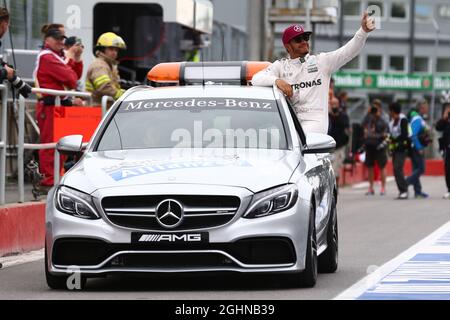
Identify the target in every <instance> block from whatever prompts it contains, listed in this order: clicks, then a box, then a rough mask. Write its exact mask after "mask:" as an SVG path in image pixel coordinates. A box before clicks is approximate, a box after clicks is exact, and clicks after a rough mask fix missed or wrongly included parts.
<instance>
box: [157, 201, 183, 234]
mask: <svg viewBox="0 0 450 320" xmlns="http://www.w3.org/2000/svg"><path fill="white" fill-rule="evenodd" d="M183 218H184V210H183V206H182V205H181V203H179V202H178V201H176V200H173V199H169V200H164V201H162V202H160V203H159V204H158V206H157V207H156V221H158V223H159V224H160V225H161V226H163V227H164V228H167V229H173V228H176V227H178V226H179V225H180V224H181V222H183Z"/></svg>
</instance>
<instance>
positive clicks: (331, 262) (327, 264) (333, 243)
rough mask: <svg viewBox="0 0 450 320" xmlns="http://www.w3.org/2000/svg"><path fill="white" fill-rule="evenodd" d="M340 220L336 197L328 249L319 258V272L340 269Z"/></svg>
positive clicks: (334, 198) (330, 223)
mask: <svg viewBox="0 0 450 320" xmlns="http://www.w3.org/2000/svg"><path fill="white" fill-rule="evenodd" d="M338 248H339V237H338V219H337V208H336V197H333V200H332V204H331V216H330V221H329V223H328V229H327V249H326V250H325V251H324V252H323V253H322V254H321V255H320V256H319V272H321V273H333V272H336V270H337V268H338V252H339V251H338Z"/></svg>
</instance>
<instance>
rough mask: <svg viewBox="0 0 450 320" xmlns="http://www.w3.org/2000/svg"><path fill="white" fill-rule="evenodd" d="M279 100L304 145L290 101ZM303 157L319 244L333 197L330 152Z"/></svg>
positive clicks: (303, 135)
mask: <svg viewBox="0 0 450 320" xmlns="http://www.w3.org/2000/svg"><path fill="white" fill-rule="evenodd" d="M280 100H281V102H282V103H283V105H285V108H287V109H288V110H289V115H287V116H290V117H291V118H292V121H293V122H294V126H295V130H296V132H297V134H298V137H299V140H300V141H301V142H302V144H303V145H306V134H305V132H304V131H303V129H302V127H301V124H300V122H299V120H298V118H297V116H296V115H295V111H294V109H293V107H292V106H291V105H290V103H289V102H288V101H287V100H286V99H285V98H284V97H282V96H281V97H280ZM304 158H305V160H306V162H307V163H308V170H307V172H306V177H307V179H308V181H309V183H310V184H311V186H313V189H314V191H315V194H316V201H317V202H316V221H315V222H316V231H317V239H318V241H319V243H318V244H319V246H320V245H321V241H322V239H325V238H326V237H324V236H323V235H324V234H325V232H326V227H327V223H328V220H329V213H330V206H331V201H332V197H333V187H334V179H335V178H334V173H333V169H332V166H331V154H305V155H304Z"/></svg>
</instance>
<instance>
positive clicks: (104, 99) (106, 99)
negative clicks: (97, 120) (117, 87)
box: [102, 96, 115, 117]
mask: <svg viewBox="0 0 450 320" xmlns="http://www.w3.org/2000/svg"><path fill="white" fill-rule="evenodd" d="M109 101H111V102H114V101H115V100H114V99H113V98H112V97H110V96H103V97H102V116H103V117H104V116H105V115H106V112H107V111H108V102H109Z"/></svg>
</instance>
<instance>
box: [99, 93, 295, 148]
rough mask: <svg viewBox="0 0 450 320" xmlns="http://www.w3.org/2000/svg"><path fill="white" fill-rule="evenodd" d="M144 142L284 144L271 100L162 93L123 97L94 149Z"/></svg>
mask: <svg viewBox="0 0 450 320" xmlns="http://www.w3.org/2000/svg"><path fill="white" fill-rule="evenodd" d="M148 148H256V149H283V150H285V149H287V142H286V134H285V132H284V127H283V124H282V121H281V117H280V113H279V109H278V106H277V103H276V101H275V100H266V99H243V98H210V97H208V98H204V97H202V98H172V99H170V98H168V99H151V100H139V101H124V102H123V103H122V104H121V105H120V107H119V110H118V111H117V112H116V114H115V115H114V117H113V119H112V120H111V121H110V123H109V124H108V126H107V127H106V129H105V131H104V133H103V136H102V137H101V139H100V142H99V144H98V147H97V151H107V150H125V149H148Z"/></svg>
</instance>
